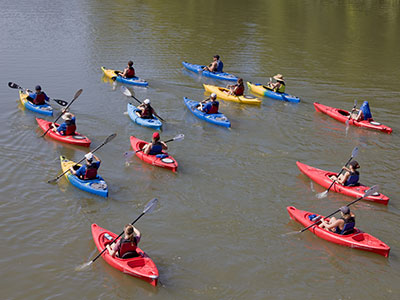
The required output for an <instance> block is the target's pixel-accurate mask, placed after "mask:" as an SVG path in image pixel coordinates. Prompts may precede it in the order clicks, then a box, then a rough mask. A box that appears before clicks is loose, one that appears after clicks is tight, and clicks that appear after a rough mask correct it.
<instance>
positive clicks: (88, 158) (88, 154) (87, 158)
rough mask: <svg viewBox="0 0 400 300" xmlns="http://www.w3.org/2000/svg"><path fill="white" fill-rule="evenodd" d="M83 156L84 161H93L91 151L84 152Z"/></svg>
mask: <svg viewBox="0 0 400 300" xmlns="http://www.w3.org/2000/svg"><path fill="white" fill-rule="evenodd" d="M85 158H86V163H87V164H89V165H90V164H91V163H92V162H93V154H92V152H89V153H86V154H85Z"/></svg>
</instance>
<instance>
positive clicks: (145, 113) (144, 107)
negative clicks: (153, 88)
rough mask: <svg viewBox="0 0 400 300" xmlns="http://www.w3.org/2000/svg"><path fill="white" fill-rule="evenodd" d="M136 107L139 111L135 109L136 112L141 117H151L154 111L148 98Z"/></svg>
mask: <svg viewBox="0 0 400 300" xmlns="http://www.w3.org/2000/svg"><path fill="white" fill-rule="evenodd" d="M137 108H138V109H140V110H141V111H140V112H139V111H136V114H137V115H138V117H140V118H142V119H152V118H153V115H154V114H155V113H156V112H155V110H154V109H153V107H152V106H151V105H150V99H145V100H144V101H143V103H142V104H140V105H139V106H138V107H137Z"/></svg>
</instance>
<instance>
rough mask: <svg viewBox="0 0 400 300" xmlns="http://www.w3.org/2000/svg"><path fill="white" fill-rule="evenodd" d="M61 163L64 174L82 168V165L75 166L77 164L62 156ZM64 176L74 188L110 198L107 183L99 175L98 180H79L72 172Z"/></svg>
mask: <svg viewBox="0 0 400 300" xmlns="http://www.w3.org/2000/svg"><path fill="white" fill-rule="evenodd" d="M60 161H61V169H62V170H63V172H66V171H67V170H69V169H70V168H71V167H73V168H74V170H78V169H79V168H80V166H81V165H76V166H75V164H76V163H75V162H73V161H72V160H69V159H67V158H65V157H64V156H60ZM64 176H65V178H67V180H68V181H69V182H70V183H71V184H72V185H73V186H75V187H77V188H78V189H81V190H82V191H85V192H88V193H92V194H95V195H98V196H102V197H108V186H107V183H106V182H105V181H104V179H103V178H102V177H101V176H99V175H97V178H95V179H88V180H82V179H79V178H78V177H77V176H75V175H73V174H71V172H67V173H65V174H64Z"/></svg>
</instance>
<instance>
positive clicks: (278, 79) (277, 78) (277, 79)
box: [274, 74, 285, 82]
mask: <svg viewBox="0 0 400 300" xmlns="http://www.w3.org/2000/svg"><path fill="white" fill-rule="evenodd" d="M274 79H275V80H276V81H278V82H285V79H284V78H283V75H282V74H276V75H275V76H274Z"/></svg>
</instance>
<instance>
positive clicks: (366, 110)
mask: <svg viewBox="0 0 400 300" xmlns="http://www.w3.org/2000/svg"><path fill="white" fill-rule="evenodd" d="M360 110H361V111H362V113H363V118H364V120H370V119H372V114H371V110H370V108H369V103H368V101H364V103H363V104H362V105H361V107H360Z"/></svg>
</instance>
